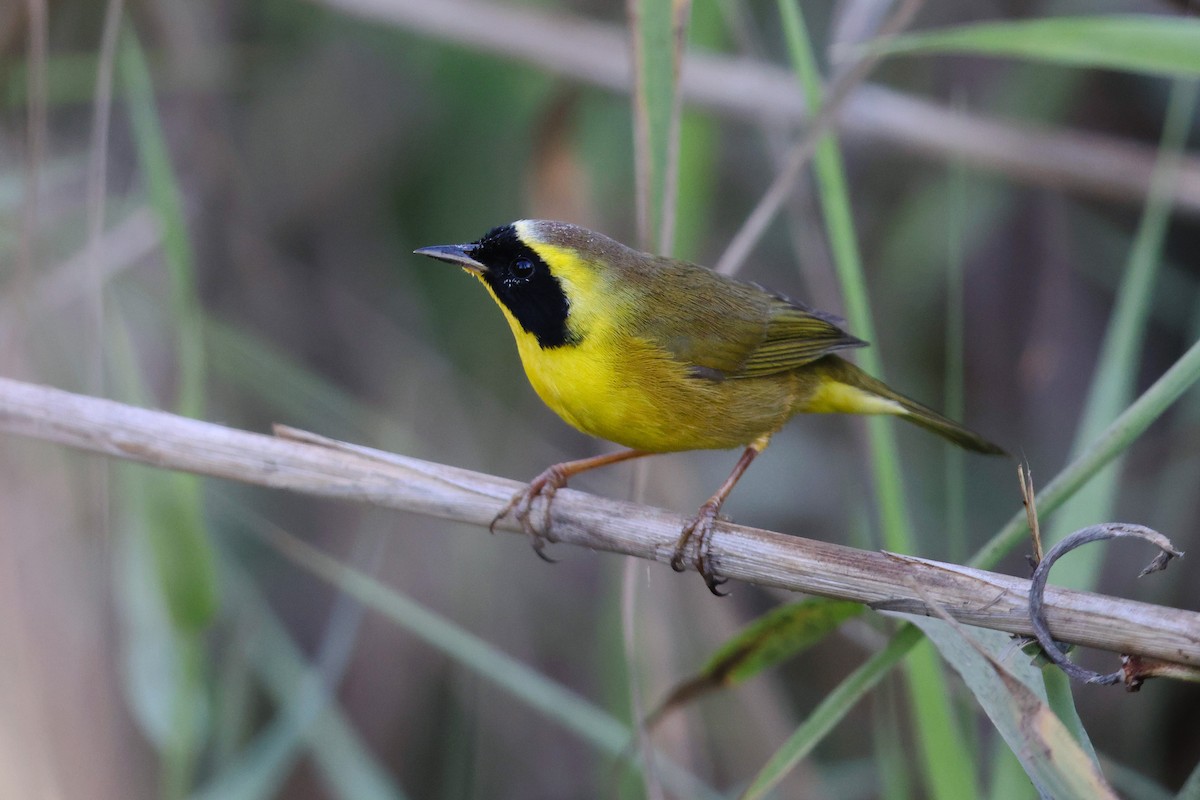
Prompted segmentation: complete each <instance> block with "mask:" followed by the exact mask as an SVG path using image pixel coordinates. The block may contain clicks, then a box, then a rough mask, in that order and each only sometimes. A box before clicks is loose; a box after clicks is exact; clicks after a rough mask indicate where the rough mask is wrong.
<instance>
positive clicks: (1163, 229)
mask: <svg viewBox="0 0 1200 800" xmlns="http://www.w3.org/2000/svg"><path fill="white" fill-rule="evenodd" d="M1197 86H1198V84H1197V83H1196V82H1195V81H1178V82H1176V83H1175V85H1174V87H1173V88H1172V91H1171V97H1170V101H1169V102H1168V105H1167V114H1166V121H1165V122H1164V124H1163V134H1162V145H1161V148H1160V154H1159V158H1158V163H1157V164H1156V166H1155V170H1154V176H1153V179H1152V181H1151V188H1150V195H1149V197H1148V198H1147V200H1146V208H1145V211H1144V212H1143V214H1142V219H1141V223H1140V225H1139V226H1138V231H1137V235H1136V237H1135V239H1134V242H1133V247H1132V249H1131V251H1130V253H1129V263H1128V266H1127V267H1126V270H1125V277H1124V278H1123V279H1122V281H1121V286H1120V288H1119V289H1118V291H1117V295H1116V306H1115V307H1114V308H1113V312H1112V316H1111V317H1110V319H1109V324H1108V330H1107V331H1106V332H1105V336H1104V342H1103V344H1102V346H1101V349H1100V358H1099V362H1098V364H1097V367H1096V372H1095V374H1094V376H1093V378H1092V385H1091V388H1090V390H1089V392H1088V398H1087V404H1086V405H1085V407H1084V410H1083V416H1082V419H1081V421H1080V423H1079V428H1078V430H1077V431H1076V435H1075V446H1074V452H1075V454H1076V455H1077V454H1078V453H1080V452H1081V451H1082V450H1083V449H1084V447H1086V446H1087V444H1088V443H1089V442H1091V441H1092V440H1093V439H1095V437H1096V436H1097V435H1098V434H1099V433H1100V431H1102V430H1103V429H1104V427H1105V426H1106V425H1108V424H1109V423H1110V422H1111V421H1112V420H1113V419H1115V418H1116V416H1117V415H1118V414H1119V413H1120V411H1121V409H1123V408H1125V407H1126V406H1128V405H1129V401H1130V400H1131V399H1132V398H1133V393H1134V383H1135V381H1136V380H1137V370H1138V365H1139V363H1140V361H1141V359H1140V353H1141V350H1142V342H1143V340H1144V339H1145V334H1146V324H1147V321H1148V319H1149V316H1150V306H1151V302H1152V300H1153V294H1154V282H1155V278H1156V277H1157V275H1158V271H1159V264H1160V263H1161V260H1162V250H1163V244H1164V242H1165V240H1166V233H1167V223H1168V221H1169V220H1170V214H1171V205H1172V203H1171V198H1172V195H1173V193H1174V187H1175V177H1176V175H1177V164H1178V160H1179V157H1180V154H1181V153H1182V150H1183V147H1184V144H1185V143H1186V140H1187V135H1188V131H1189V130H1190V129H1191V121H1192V117H1193V115H1194V112H1195V109H1196V95H1197ZM1119 468H1120V460H1119V459H1118V460H1116V461H1115V462H1114V463H1113V464H1111V465H1109V466H1108V467H1107V468H1105V469H1104V470H1102V471H1101V472H1100V473H1098V474H1097V475H1096V477H1095V478H1094V479H1093V480H1092V481H1090V482H1089V483H1088V484H1087V485H1086V486H1085V487H1083V488H1081V489H1080V491H1079V493H1078V494H1076V495H1075V497H1073V498H1072V499H1071V500H1070V502H1068V503H1066V504H1064V506H1063V508H1062V510H1061V511H1060V512H1059V513H1058V514H1057V515H1056V517H1055V524H1054V526H1053V528H1052V531H1051V533H1050V535H1049V536H1048V537H1047V545H1050V544H1053V543H1054V542H1057V541H1058V540H1059V539H1061V538H1062V537H1063V536H1065V535H1067V534H1068V533H1070V532H1071V531H1074V530H1078V529H1079V528H1082V527H1085V526H1087V525H1091V524H1093V523H1097V522H1105V521H1108V520H1110V519H1112V517H1113V513H1114V510H1115V505H1116V502H1115V501H1116V496H1117V493H1118V489H1119V487H1118V478H1119ZM1104 553H1105V550H1104V548H1086V549H1085V550H1084V551H1082V552H1080V553H1077V554H1075V555H1074V556H1073V557H1072V558H1071V559H1069V560H1066V561H1064V562H1063V564H1062V565H1061V566H1060V567H1059V569H1057V570H1056V572H1055V576H1054V582H1055V583H1056V584H1060V585H1064V586H1070V587H1073V588H1077V589H1090V588H1092V586H1093V585H1094V584H1095V581H1096V577H1097V574H1098V573H1099V570H1100V565H1101V559H1102V558H1103V556H1104Z"/></svg>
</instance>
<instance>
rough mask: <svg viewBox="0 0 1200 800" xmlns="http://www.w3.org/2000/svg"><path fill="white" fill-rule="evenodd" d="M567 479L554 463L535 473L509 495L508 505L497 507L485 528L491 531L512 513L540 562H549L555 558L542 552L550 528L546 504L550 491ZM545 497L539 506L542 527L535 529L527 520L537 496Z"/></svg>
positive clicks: (548, 506) (548, 504) (560, 485)
mask: <svg viewBox="0 0 1200 800" xmlns="http://www.w3.org/2000/svg"><path fill="white" fill-rule="evenodd" d="M566 484H567V478H566V476H565V475H563V474H562V472H561V470H559V469H558V467H557V466H553V467H550V468H549V469H548V470H546V471H545V472H543V473H542V474H541V475H538V476H537V477H536V478H534V479H533V480H532V481H530V482H529V485H528V486H526V487H525V488H524V489H522V490H521V491H519V492H517V493H516V494H514V495H513V496H512V499H511V500H509V501H508V504H507V505H505V506H504V508H502V509H500V513H498V514H497V515H496V516H495V517H493V518H492V522H491V524H490V525H488V530H489V531H491V532H492V533H495V532H496V524H497V523H498V522H500V520H502V519H504V518H505V517H507V516H509V515H510V514H514V515H515V516H516V518H517V522H518V523H519V524H520V526H521V531H522V532H523V533H525V534H526V535H527V536H529V538H530V544H531V545H532V546H533V552H535V553H537V555H538V558H540V559H542V560H543V561H545V562H547V563H550V564H553V563H555V560H554V559H553V558H551V557H550V556H548V555H546V553H545V548H546V542H547V541H549V539H548V535H547V534H548V532H549V530H550V503H551V501H553V500H554V494H555V493H556V492H557V491H558V490H559V489H560V488H562V487H563V486H566ZM539 497H541V498H543V499H544V500H545V505H544V507H543V509H542V528H541V530H538V529H537V528H536V527H535V526H534V524H533V523H532V522H531V521H530V517H531V516H532V514H533V504H534V502H535V501H536V500H537V499H538V498H539Z"/></svg>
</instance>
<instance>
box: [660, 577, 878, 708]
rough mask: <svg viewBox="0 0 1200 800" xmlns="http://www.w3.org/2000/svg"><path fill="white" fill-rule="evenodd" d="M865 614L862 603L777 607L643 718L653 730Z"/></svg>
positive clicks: (814, 601) (817, 601)
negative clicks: (671, 714)
mask: <svg viewBox="0 0 1200 800" xmlns="http://www.w3.org/2000/svg"><path fill="white" fill-rule="evenodd" d="M865 610H866V607H865V606H863V605H862V604H860V603H852V602H850V601H848V600H830V599H828V598H824V597H814V598H809V599H807V600H801V601H799V602H796V603H788V604H786V605H782V606H779V607H778V608H776V609H773V610H772V611H769V612H768V613H766V614H763V615H762V616H760V617H758V618H757V619H755V620H754V621H753V622H751V623H750V624H749V625H747V626H746V627H744V628H742V630H740V631H738V632H737V634H735V635H734V636H733V637H732V638H731V639H729V640H728V641H726V642H725V643H724V644H722V645H721V646H720V647H719V648H718V649H717V651H716V652H715V653H713V655H712V657H711V658H709V660H708V663H707V664H705V665H704V666H703V667H702V668H701V669H700V671H699V672H698V673H696V674H695V675H693V676H691V677H690V678H686V679H685V680H683V681H681V682H680V683H678V684H676V685H675V686H674V687H673V688H672V689H671V690H670V691H669V692H667V698H666V699H665V700H664V701H663V702H662V703H661V704H660V705H659V706H658V708H657V709H655V710H654V711H652V712H650V713H649V714H647V715H646V722H645V726H646V727H647V728H650V727H652V726H653V725H654V724H655V723H656V722H657V721H658V720H659V719H661V718H662V717H663V715H665V714H667V713H669V712H671V711H673V710H675V709H676V708H679V707H680V706H682V705H684V704H686V703H690V702H692V701H694V700H696V699H697V698H698V697H701V696H703V695H705V694H707V693H709V692H713V691H717V690H719V689H725V688H728V687H730V686H736V685H738V684H740V683H743V682H745V681H747V680H749V679H750V678H752V677H754V676H755V675H758V674H759V673H760V672H762V671H764V670H767V669H770V668H771V667H774V666H775V665H777V664H779V663H781V662H783V661H786V660H787V659H789V658H792V657H793V656H795V655H798V654H799V653H801V652H803V651H804V650H807V649H808V648H809V647H812V646H813V645H814V644H816V643H817V642H819V641H821V640H822V639H824V638H825V637H826V636H828V635H829V634H830V633H832V632H833V631H835V630H837V629H838V628H839V627H840V626H841V624H842V623H843V622H845V621H846V620H848V619H850V618H851V617H856V616H858V615H859V614H861V613H862V612H863V611H865Z"/></svg>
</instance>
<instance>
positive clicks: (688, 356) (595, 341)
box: [415, 220, 1004, 594]
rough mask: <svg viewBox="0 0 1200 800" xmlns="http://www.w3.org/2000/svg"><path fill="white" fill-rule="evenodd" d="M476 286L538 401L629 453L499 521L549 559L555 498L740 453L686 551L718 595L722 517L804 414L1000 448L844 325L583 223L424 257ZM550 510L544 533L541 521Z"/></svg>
mask: <svg viewBox="0 0 1200 800" xmlns="http://www.w3.org/2000/svg"><path fill="white" fill-rule="evenodd" d="M415 252H416V253H417V254H420V255H424V256H429V257H431V258H435V259H438V260H439V261H446V262H449V263H451V264H457V265H458V266H460V267H462V268H463V269H464V270H466V271H467V272H469V273H471V274H472V275H474V276H475V277H477V278H478V279H479V280H480V282H481V283H483V285H484V286H485V287H486V288H487V290H488V292H489V293H490V294H491V295H492V298H493V299H494V300H495V301H496V303H497V304H498V305H499V306H500V310H501V311H503V312H504V317H505V318H506V319H507V320H508V324H509V327H511V328H512V332H513V336H514V337H516V340H517V351H518V352H519V353H520V356H521V363H522V364H523V365H524V367H525V374H526V375H527V376H528V378H529V382H530V383H531V384H532V385H533V388H534V390H535V391H536V392H537V393H538V396H539V397H541V398H542V400H543V401H544V402H545V403H546V405H548V406H550V408H551V409H553V410H554V411H555V412H556V413H557V414H558V415H559V416H560V417H562V418H563V419H564V420H566V421H567V422H568V423H570V424H571V425H573V426H574V427H576V428H578V429H579V430H581V431H583V432H584V433H588V434H591V435H592V436H598V437H600V438H602V439H608V440H609V441H612V442H616V443H617V444H620V445H624V446H625V447H628V448H630V449H629V450H624V451H621V452H618V453H611V454H605V455H600V456H595V457H593V458H585V459H580V460H578V461H568V462H565V463H562V464H555V465H554V466H551V467H550V468H549V469H547V470H546V471H545V472H543V473H542V474H541V475H539V476H538V477H537V478H535V479H534V480H533V481H532V482H531V483H530V484H529V486H527V487H526V488H525V489H524V490H522V491H521V492H518V493H517V494H516V495H515V496H514V497H513V498H512V500H511V501H510V502H509V504H508V505H507V506H505V508H504V509H503V510H502V511H501V512H500V513H499V514H498V515H497V516H496V519H495V520H494V521H493V523H492V524H493V526H494V525H495V523H496V522H497V521H499V520H500V519H502V518H504V517H505V516H507V515H508V514H510V513H512V512H513V511H514V510H515V511H516V516H517V519H518V520H519V521H520V523H521V527H522V528H523V529H524V530H525V531H526V532H527V533H528V534H529V535H530V536H531V537H532V540H533V544H534V548H535V549H536V550H537V552H538V554H539V555H541V556H542V557H543V558H545V555H544V553H542V548H543V546H544V537H545V534H546V530H547V525H548V522H549V511H548V509H549V504H550V501H551V500H552V499H553V496H554V493H555V492H556V491H557V490H558V489H559V488H561V487H563V486H565V485H566V484H567V481H568V480H569V479H570V478H571V477H572V476H574V475H577V474H579V473H580V472H584V471H586V470H590V469H595V468H596V467H601V466H605V465H608V464H615V463H617V462H619V461H625V460H627V459H631V458H639V457H641V456H646V455H651V454H654V453H669V452H677V451H681V450H707V449H727V448H734V447H744V448H745V450H744V451H743V453H742V456H741V458H740V459H739V460H738V462H737V465H736V466H735V467H734V470H733V472H732V473H731V474H730V476H729V478H728V479H727V480H726V481H725V483H724V484H722V485H721V488H720V489H718V490H717V492H716V493H715V494H714V495H713V496H712V497H710V498H709V499H708V500H707V501H706V502H705V503H704V505H702V506H701V507H700V510H699V512H698V513H697V515H696V516H695V518H693V519H692V520H691V522H690V523H689V524H688V525H687V526H686V527H685V528H684V529H683V532H682V533H681V535H680V537H679V540H678V542H677V543H676V548H675V555H674V557H673V558H672V560H671V566H672V567H674V568H675V570H676V571H682V570H683V569H684V555H685V553H686V550H687V547H688V544H689V542H692V541H693V540H694V545H695V559H694V564H695V566H696V569H697V570H698V571H699V572H700V574H701V575H703V576H704V579H705V582H706V583H707V585H708V587H709V589H710V590H711V591H712V592H713V593H714V594H720V593H721V592H720V591H718V588H717V587H718V586H720V584H721V583H723V582H724V579H722V578H719V577H717V573H716V570H715V567H714V564H713V563H712V559H711V557H710V555H709V552H708V550H709V548H708V540H709V537H710V535H711V532H712V526H713V522H714V520H715V519H716V518H717V514H718V513H719V511H720V509H721V504H722V503H724V501H725V498H726V497H727V496H728V495H729V492H730V491H731V490H732V489H733V487H734V485H735V484H736V483H737V481H738V479H739V478H740V477H741V476H742V473H744V472H745V471H746V468H747V467H748V466H750V462H751V461H753V460H754V457H755V456H757V455H758V454H759V453H761V452H762V451H763V449H764V448H765V447H766V446H767V442H768V441H769V440H770V438H771V436H772V434H774V433H775V432H776V431H777V430H779V429H780V428H781V427H783V425H784V423H786V422H787V421H788V420H789V419H791V418H792V417H793V416H795V415H796V414H802V413H809V414H812V413H845V414H892V415H895V416H898V417H900V418H902V419H906V420H908V421H909V422H912V423H914V424H916V425H919V426H921V427H922V428H925V429H926V430H930V431H933V432H934V433H936V434H938V435H939V436H943V437H945V438H946V439H949V440H950V441H952V442H954V443H955V444H957V445H959V446H961V447H964V448H966V449H968V450H974V451H976V452H979V453H989V454H998V455H999V454H1004V451H1003V450H1002V449H1000V448H999V447H997V446H996V445H994V444H992V443H991V442H989V441H987V440H986V439H984V438H982V437H981V436H979V435H978V434H975V433H973V432H971V431H969V430H967V429H966V428H964V427H963V426H961V425H959V424H958V423H956V422H954V421H952V420H949V419H947V418H946V417H943V416H942V415H941V414H938V413H937V412H936V411H933V410H932V409H929V408H926V407H925V406H923V405H921V404H920V403H917V402H915V401H913V400H910V399H909V398H907V397H904V396H903V395H901V394H898V393H897V392H894V391H892V390H891V389H889V388H888V387H887V386H885V385H884V384H883V383H882V382H880V381H878V380H876V379H874V378H872V377H871V376H869V375H867V374H866V373H865V372H863V371H862V370H860V369H859V368H858V367H856V366H854V365H853V364H851V363H849V362H848V361H844V360H843V359H841V358H840V357H838V356H837V355H834V353H836V352H837V351H839V350H844V349H847V348H852V347H862V346H864V345H866V342H864V341H862V340H861V339H857V338H855V337H854V336H851V335H850V334H848V333H846V332H845V331H844V330H842V329H841V327H840V320H838V319H837V318H836V317H834V316H832V315H829V314H825V313H822V312H820V311H814V310H813V309H810V308H808V307H807V306H805V305H804V304H802V303H799V302H796V301H795V300H791V299H789V298H787V297H784V296H783V295H780V294H776V293H774V292H771V291H768V290H766V289H763V288H761V287H759V286H756V285H754V284H750V283H745V282H742V281H738V280H734V279H732V278H727V277H725V276H723V275H720V274H718V273H716V272H713V271H712V270H709V269H707V268H705V267H701V266H697V265H696V264H690V263H688V262H686V261H679V260H677V259H672V258H665V257H662V256H654V255H650V254H648V253H642V252H639V251H637V250H633V249H631V248H629V247H626V246H625V245H623V244H621V243H619V242H616V241H614V240H612V239H610V238H608V237H607V236H604V235H602V234H599V233H594V232H592V231H589V230H587V229H585V228H581V227H578V226H576V225H570V224H568V223H565V222H552V221H548V220H520V221H518V222H514V223H512V224H510V225H503V226H501V227H498V228H494V229H492V230H491V231H489V232H488V233H487V234H486V235H485V236H484V237H483V238H481V239H479V240H478V241H476V242H472V243H470V244H460V245H440V246H437V247H423V248H421V249H419V250H416V251H415ZM538 497H544V498H545V500H546V503H545V506H544V507H545V509H546V510H547V513H546V517H545V521H544V522H543V525H542V531H538V530H536V529H535V528H534V526H533V524H532V523H531V522H530V519H529V517H530V511H531V509H532V506H533V503H534V501H535V500H536V499H537V498H538Z"/></svg>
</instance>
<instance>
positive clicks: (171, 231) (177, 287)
mask: <svg viewBox="0 0 1200 800" xmlns="http://www.w3.org/2000/svg"><path fill="white" fill-rule="evenodd" d="M117 66H118V69H119V70H120V75H121V79H122V82H123V84H124V88H125V97H126V100H127V101H128V108H129V121H130V124H131V125H132V127H133V136H134V142H135V144H136V147H137V154H138V164H139V166H140V167H141V170H142V177H143V180H144V181H145V182H146V190H147V192H148V193H149V195H150V207H151V208H152V209H153V210H154V213H155V214H156V215H157V216H158V220H159V224H160V225H161V227H162V240H163V256H164V258H165V260H166V263H167V271H168V274H169V275H170V278H171V313H172V316H173V317H174V323H175V325H176V337H177V338H176V342H175V348H176V359H177V364H176V368H177V369H178V370H179V387H178V392H177V398H176V402H175V410H176V412H178V413H179V414H182V415H183V416H187V417H200V416H202V415H203V412H204V336H203V330H202V328H201V321H202V319H203V312H202V310H201V307H200V300H199V298H198V297H197V296H196V267H195V264H194V258H193V255H192V253H193V251H192V244H191V239H190V237H189V235H188V230H187V222H186V219H185V217H184V212H183V190H182V188H181V187H180V185H179V181H178V180H177V179H176V176H175V169H174V167H173V166H172V163H171V153H170V151H169V150H168V148H167V139H166V136H165V134H164V133H163V129H162V123H161V121H160V120H159V116H158V109H157V108H156V106H155V100H154V84H153V81H152V80H151V77H150V67H149V65H148V64H147V63H146V55H145V53H144V52H143V51H142V47H141V45H140V44H139V43H138V40H137V34H135V33H134V31H133V28H131V27H129V26H126V27H125V29H124V31H123V32H122V34H121V44H120V48H119V51H118V63H117Z"/></svg>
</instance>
